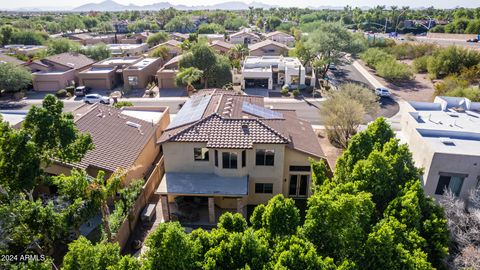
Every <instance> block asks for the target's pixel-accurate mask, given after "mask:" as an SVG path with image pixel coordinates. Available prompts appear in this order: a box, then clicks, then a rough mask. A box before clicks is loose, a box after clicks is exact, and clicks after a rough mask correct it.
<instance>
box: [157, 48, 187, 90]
mask: <svg viewBox="0 0 480 270" xmlns="http://www.w3.org/2000/svg"><path fill="white" fill-rule="evenodd" d="M181 58H182V55H177V56H175V57H174V58H172V59H170V60H169V61H168V62H167V63H165V65H163V67H162V68H161V69H159V70H158V71H157V81H158V89H160V90H161V89H172V88H177V85H176V83H175V77H176V76H177V73H178V70H179V66H178V65H179V62H180V59H181Z"/></svg>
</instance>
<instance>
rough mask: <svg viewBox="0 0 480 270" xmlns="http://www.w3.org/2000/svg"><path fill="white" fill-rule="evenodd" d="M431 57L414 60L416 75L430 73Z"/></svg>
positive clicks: (425, 56)
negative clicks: (429, 60) (429, 62)
mask: <svg viewBox="0 0 480 270" xmlns="http://www.w3.org/2000/svg"><path fill="white" fill-rule="evenodd" d="M429 57H430V56H428V55H424V56H422V57H419V58H416V59H415V60H413V70H414V71H415V72H416V73H426V72H427V71H428V58H429Z"/></svg>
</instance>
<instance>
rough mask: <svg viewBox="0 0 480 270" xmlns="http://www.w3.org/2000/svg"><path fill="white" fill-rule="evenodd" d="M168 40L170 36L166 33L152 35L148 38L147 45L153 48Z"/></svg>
mask: <svg viewBox="0 0 480 270" xmlns="http://www.w3.org/2000/svg"><path fill="white" fill-rule="evenodd" d="M167 40H168V35H167V33H165V32H158V33H155V34H150V35H149V36H148V38H147V44H148V46H149V47H153V46H155V45H158V44H160V43H163V42H165V41H167Z"/></svg>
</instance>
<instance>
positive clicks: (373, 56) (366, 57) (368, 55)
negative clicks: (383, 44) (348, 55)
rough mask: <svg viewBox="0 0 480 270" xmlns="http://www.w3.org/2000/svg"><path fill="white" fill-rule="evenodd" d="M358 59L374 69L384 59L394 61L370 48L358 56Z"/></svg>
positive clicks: (379, 51)
mask: <svg viewBox="0 0 480 270" xmlns="http://www.w3.org/2000/svg"><path fill="white" fill-rule="evenodd" d="M360 58H361V59H362V60H363V61H365V63H366V64H367V65H368V66H370V67H375V66H376V65H377V64H378V63H380V62H382V61H385V60H386V59H394V58H393V56H392V55H390V54H388V53H386V52H385V51H383V50H381V49H378V48H370V49H368V50H366V51H365V52H364V53H362V54H360Z"/></svg>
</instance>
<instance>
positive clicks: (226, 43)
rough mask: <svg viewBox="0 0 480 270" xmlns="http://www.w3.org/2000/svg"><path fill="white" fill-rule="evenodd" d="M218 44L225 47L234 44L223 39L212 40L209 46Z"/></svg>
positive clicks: (227, 47) (228, 47) (229, 47)
mask: <svg viewBox="0 0 480 270" xmlns="http://www.w3.org/2000/svg"><path fill="white" fill-rule="evenodd" d="M215 45H217V46H220V47H223V48H226V49H231V48H232V47H233V46H234V45H233V44H232V43H228V42H225V41H223V40H214V41H213V42H212V45H211V46H215Z"/></svg>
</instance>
